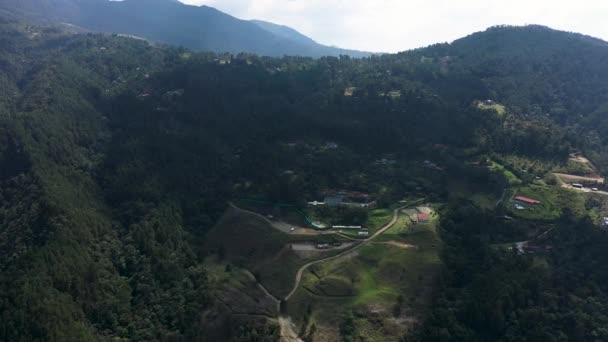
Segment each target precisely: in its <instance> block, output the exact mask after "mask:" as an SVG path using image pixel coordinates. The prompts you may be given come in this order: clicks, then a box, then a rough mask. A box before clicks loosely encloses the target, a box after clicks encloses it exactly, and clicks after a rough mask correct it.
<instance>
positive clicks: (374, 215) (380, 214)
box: [366, 209, 393, 235]
mask: <svg viewBox="0 0 608 342" xmlns="http://www.w3.org/2000/svg"><path fill="white" fill-rule="evenodd" d="M392 218H393V211H392V210H391V209H374V210H370V211H369V214H368V219H367V225H366V226H367V228H369V233H370V235H372V234H374V233H375V232H376V231H378V229H380V228H382V227H383V226H384V225H386V224H387V223H389V222H390V221H391V219H392Z"/></svg>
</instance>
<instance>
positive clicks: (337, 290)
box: [288, 215, 441, 341]
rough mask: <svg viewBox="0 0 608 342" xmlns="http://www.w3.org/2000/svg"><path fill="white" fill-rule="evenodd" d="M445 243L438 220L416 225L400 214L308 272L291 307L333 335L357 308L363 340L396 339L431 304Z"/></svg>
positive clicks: (293, 312) (298, 316)
mask: <svg viewBox="0 0 608 342" xmlns="http://www.w3.org/2000/svg"><path fill="white" fill-rule="evenodd" d="M435 219H436V217H435ZM400 246H401V247H400ZM440 248H441V242H440V240H439V238H438V237H437V234H436V232H435V223H434V222H433V221H432V222H431V223H429V224H417V225H413V224H412V222H411V221H410V220H409V218H407V216H405V215H400V217H399V219H398V221H397V223H396V224H395V226H393V227H392V228H391V229H389V230H387V231H386V232H385V233H384V234H382V235H381V236H379V237H378V238H377V239H375V240H374V241H373V242H371V243H369V244H368V245H366V246H365V247H363V248H361V249H360V250H358V251H357V252H355V253H353V254H352V255H349V256H345V257H343V258H340V259H337V260H331V261H328V262H326V263H322V264H320V265H316V266H315V267H313V268H311V269H310V270H309V271H307V272H305V274H304V275H303V279H302V287H301V288H300V289H299V290H298V292H297V293H296V294H295V295H294V297H292V299H291V300H290V302H289V304H288V310H289V313H290V315H291V317H292V318H294V319H296V321H297V322H298V323H299V324H304V322H308V324H310V323H311V322H313V323H315V325H316V326H317V328H318V329H319V331H322V332H323V334H324V335H326V334H328V335H332V334H335V331H333V332H332V330H335V329H336V327H339V325H340V323H341V319H342V317H343V315H345V314H348V313H350V312H354V313H355V321H356V324H355V326H356V327H357V334H359V335H360V336H361V338H362V340H369V341H373V340H382V341H392V340H395V341H396V340H398V339H399V337H400V336H401V335H402V334H404V333H405V332H406V331H407V330H408V329H409V328H410V327H411V324H409V323H412V322H413V321H414V319H415V318H416V317H420V316H421V315H423V314H424V313H425V312H426V311H427V310H428V309H429V304H430V302H429V300H430V293H431V289H432V285H433V282H434V277H435V275H436V274H437V272H438V271H439V267H440V265H441V262H440V259H439V251H440ZM400 295H401V304H400V305H399V304H397V303H398V299H399V298H400ZM397 305H399V313H396V312H395V306H397ZM393 334H394V335H393Z"/></svg>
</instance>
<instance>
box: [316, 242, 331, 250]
mask: <svg viewBox="0 0 608 342" xmlns="http://www.w3.org/2000/svg"><path fill="white" fill-rule="evenodd" d="M317 249H329V244H328V243H319V244H317Z"/></svg>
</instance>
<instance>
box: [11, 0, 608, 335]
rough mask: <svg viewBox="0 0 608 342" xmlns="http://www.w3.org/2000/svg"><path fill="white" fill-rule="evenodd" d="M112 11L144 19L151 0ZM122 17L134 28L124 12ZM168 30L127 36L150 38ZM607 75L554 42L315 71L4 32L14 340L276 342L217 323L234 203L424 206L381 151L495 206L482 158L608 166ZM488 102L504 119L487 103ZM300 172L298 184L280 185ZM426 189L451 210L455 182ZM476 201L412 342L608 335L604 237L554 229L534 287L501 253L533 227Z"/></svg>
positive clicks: (457, 217)
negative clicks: (215, 268) (367, 196)
mask: <svg viewBox="0 0 608 342" xmlns="http://www.w3.org/2000/svg"><path fill="white" fill-rule="evenodd" d="M10 3H12V4H16V3H17V2H10ZM19 3H21V4H22V5H23V6H22V7H20V8H22V9H23V11H24V13H25V12H26V11H34V10H37V8H34V6H33V7H25V6H26V4H34V3H33V2H28V1H19ZM87 3H88V2H87ZM149 3H151V2H146V4H149ZM155 3H158V6H161V7H156V5H154V6H152V5H150V8H153V9H155V10H157V11H160V10H159V8H162V6H167V7H171V6H180V7H179V8H182V7H181V5H177V4H174V3H173V2H168V1H162V0H156V1H155ZM4 4H6V2H4ZM72 4H76V2H74V3H72ZM79 5H80V3H78V6H79ZM96 5H99V7H95V12H94V13H99V14H102V13H106V12H104V11H106V7H104V6H105V5H106V4H105V3H104V4H103V5H101V4H100V3H98V4H96ZM78 6H76V7H74V8H73V9H72V11H73V12H74V13H76V12H79V11H81V10H82V7H78ZM112 6H135V7H133V8H132V9H130V10H132V11H136V10H137V9H141V8H140V7H137V6H140V1H137V0H129V1H126V2H124V3H122V4H119V3H114V4H113V5H112ZM49 8H53V7H49ZM108 8H111V9H110V10H108V11H112V10H113V8H114V7H108ZM183 8H186V7H183ZM38 9H44V7H39V8H38ZM151 10H152V9H150V11H151ZM171 11H173V10H171ZM188 11H194V9H192V8H188ZM196 11H200V13H203V12H204V13H215V12H212V10H210V9H205V8H201V9H197V10H196ZM68 13H69V12H68ZM89 13H93V12H89ZM107 13H111V16H112V17H115V18H116V19H117V20H119V19H120V20H123V19H124V20H126V17H121V14H120V13H127V12H122V11H120V13H119V12H107ZM129 13H132V12H129ZM158 13H164V14H166V13H167V11H160V12H158ZM197 13H199V12H197ZM215 14H217V13H215ZM215 14H214V15H215ZM54 15H56V16H57V17H60V16H61V15H63V14H61V13H57V12H55V14H54ZM79 15H82V16H80V18H85V19H82V20H83V22H84V21H89V23H90V25H91V26H90V27H88V28H89V29H94V30H102V31H105V30H104V29H103V27H104V26H103V25H105V24H104V23H103V22H101V21H98V22H96V21H95V18H93V16H88V15H87V14H84V15H83V14H82V13H80V14H79ZM109 15H110V14H109ZM159 15H160V14H159ZM217 15H221V14H217ZM28 16H29V14H28ZM101 17H103V16H101ZM195 17H196V20H199V17H198V16H195ZM121 18H122V19H121ZM135 18H139V19H135ZM151 18H155V17H152V16H150V17H147V16H141V17H140V16H138V17H132V18H130V20H131V21H133V22H136V20H142V21H143V22H138V24H142V25H141V26H140V27H146V25H143V24H145V21H146V20H152V19H151ZM62 20H63V19H62ZM167 20H170V18H169V19H167ZM208 20H209V21H212V20H214V19H212V18H209V19H208ZM183 22H184V25H189V24H188V23H187V21H183ZM75 24H79V23H78V22H75ZM243 25H245V24H243ZM248 25H255V24H251V23H249V24H248ZM256 27H257V26H256ZM182 28H183V27H182ZM182 28H176V29H175V30H176V31H173V32H179V31H180V30H181V29H182ZM216 28H217V26H216ZM218 29H219V28H218ZM238 31H239V32H240V30H238ZM159 32H166V33H163V34H167V35H170V34H171V32H172V31H170V30H166V31H165V28H162V29H161V28H159ZM252 32H258V31H252ZM126 33H130V34H135V35H143V36H145V35H144V34H142V33H145V32H143V31H142V32H136V31H131V32H126ZM166 38H167V40H169V37H168V36H167V37H166ZM157 39H159V40H164V39H160V38H157ZM181 39H184V42H187V41H188V39H190V38H188V36H184V37H182V38H181ZM243 39H245V40H247V39H246V38H243ZM227 44H228V43H227ZM184 45H188V44H184ZM209 46H211V45H208V46H202V45H201V46H199V47H200V48H207V47H209ZM231 47H232V48H234V47H235V46H233V45H226V46H224V48H226V49H227V50H231ZM252 49H253V47H252ZM256 49H257V48H256ZM220 50H221V49H220ZM254 51H255V52H259V53H264V50H263V49H261V48H260V50H254ZM269 51H270V50H269ZM607 60H608V46H607V45H606V43H605V42H602V41H599V40H595V39H592V38H589V37H585V36H581V35H577V34H571V33H565V32H558V31H554V30H551V29H549V28H545V27H537V26H528V27H495V28H491V29H488V30H487V31H485V32H481V33H476V34H474V35H471V36H469V37H466V38H464V39H461V40H458V41H456V42H454V43H453V44H441V45H435V46H431V47H428V48H424V49H418V50H414V51H408V52H404V53H400V54H395V55H383V56H372V57H369V58H364V59H353V58H349V57H346V56H341V57H339V58H337V57H325V58H320V59H318V60H313V59H310V58H300V57H283V58H269V57H259V56H256V55H251V54H238V55H229V54H220V55H218V54H214V53H197V52H193V51H190V50H187V49H183V48H170V47H158V46H152V45H150V44H148V43H147V42H146V41H143V40H138V39H131V38H127V37H122V36H117V35H112V36H109V35H102V34H92V33H89V34H72V33H66V32H65V31H63V30H61V29H59V28H40V27H37V26H33V25H30V24H23V23H20V22H18V21H14V20H12V19H10V20H9V19H2V21H1V22H0V70H1V73H0V91H1V93H2V94H4V95H3V96H0V131H1V132H2V134H1V135H0V268H1V270H2V271H1V272H0V313H1V317H2V319H1V320H0V340H6V341H32V340H51V341H69V340H79V341H96V340H116V339H124V340H133V341H149V340H169V341H181V340H201V341H205V340H209V341H213V340H233V341H265V340H273V339H274V338H276V331H274V330H272V329H271V328H268V327H267V326H265V325H259V324H254V323H251V322H248V321H243V320H241V319H242V318H240V317H239V316H238V315H232V316H231V315H230V314H227V313H225V312H219V311H216V310H214V308H215V306H216V305H218V303H217V296H216V295H217V291H218V289H217V286H219V285H218V284H216V283H214V282H212V281H211V280H210V278H209V276H208V270H207V268H206V266H205V264H204V260H205V257H206V256H207V255H206V253H207V251H205V250H204V249H203V245H204V244H205V240H206V234H207V232H208V231H209V230H210V229H211V228H212V227H213V226H214V224H215V223H216V222H217V220H218V218H219V217H220V216H221V214H222V212H223V211H224V210H225V209H226V207H227V202H228V201H229V200H232V199H238V198H243V197H258V198H265V199H268V200H270V201H276V202H288V203H301V202H303V201H305V200H306V199H310V198H312V197H314V196H315V195H317V194H318V193H319V190H320V189H323V188H327V187H337V188H339V187H347V186H349V185H350V184H351V183H355V182H359V183H361V182H367V183H369V185H368V186H369V187H370V188H375V189H377V192H378V193H382V194H383V196H384V197H383V198H381V200H383V201H385V202H387V203H393V202H395V201H398V200H400V199H401V197H399V196H402V194H403V193H406V192H408V191H420V190H416V188H417V187H418V186H417V185H416V184H414V185H411V182H410V180H409V179H407V177H405V176H403V175H396V176H395V175H393V176H390V174H389V173H386V174H385V173H382V172H376V174H373V173H370V174H369V175H367V176H362V175H361V172H360V171H359V170H361V169H363V168H365V167H366V166H367V165H370V164H373V163H374V161H375V160H376V159H378V156H381V155H391V156H392V157H393V158H395V159H396V160H399V161H400V162H403V163H406V164H407V163H411V162H412V161H413V160H424V159H426V158H429V159H434V160H438V161H439V162H440V163H441V164H442V165H444V166H445V169H446V170H447V171H446V173H447V174H446V175H444V176H441V179H443V181H445V182H447V179H448V178H451V177H465V176H466V177H470V174H468V173H471V172H472V173H473V174H474V176H475V177H477V178H475V182H477V183H479V184H481V185H480V187H482V188H485V189H484V190H491V191H493V192H501V191H502V189H503V187H505V186H507V185H506V184H507V181H505V180H503V179H502V178H500V177H498V176H496V175H495V174H494V173H489V172H486V171H483V170H482V171H470V169H467V168H466V167H465V165H468V164H467V163H468V162H469V161H470V160H471V159H474V158H479V159H482V158H485V157H486V156H490V155H491V156H494V158H496V159H497V158H499V157H500V156H502V155H507V154H509V155H516V156H518V157H520V158H529V159H535V160H542V161H547V162H548V163H549V162H555V163H560V162H563V161H564V160H566V159H567V158H568V154H569V153H571V152H573V151H583V152H585V153H586V154H588V155H590V156H593V160H594V161H595V162H596V163H598V164H599V165H600V167H601V168H602V169H603V170H605V169H606V166H608V150H607V149H606V147H605V146H606V144H605V141H604V140H603V139H604V138H603V137H604V136H605V133H606V132H605V129H606V127H608V124H607V123H606V122H607V118H606V117H605V115H604V113H605V111H606V108H607V107H608V92H606V89H607V87H608V77H606V76H608V75H606V74H607V73H608V70H607V69H606V68H605V67H604V66H605V62H606V61H607ZM488 99H491V100H492V101H491V102H492V103H500V104H502V105H503V106H504V107H505V108H507V110H508V115H507V114H504V115H498V114H497V113H495V111H488V110H484V109H482V108H480V107H479V106H477V105H475V103H477V102H476V101H479V100H483V101H487V100H488ZM547 114H549V115H547ZM328 142H331V143H329V144H328ZM293 146H295V147H293ZM327 146H329V147H327ZM286 170H287V171H291V170H297V172H298V177H296V178H295V180H294V179H292V178H287V177H284V176H281V175H284V174H285V172H286ZM475 170H477V169H475ZM467 172H468V173H467ZM522 178H523V177H522ZM531 178H532V179H533V177H531ZM361 179H363V180H361ZM388 188H390V189H391V191H387V190H386V189H388ZM426 191H428V193H429V194H428V196H429V197H430V198H432V199H433V201H437V202H450V201H451V199H450V194H449V191H448V190H447V189H446V188H445V187H444V183H442V182H438V183H436V184H431V185H429V186H428V188H427V190H426ZM391 201H392V202H391ZM472 206H473V205H472V204H470V203H469V202H465V203H464V204H463V203H462V202H457V203H451V202H450V203H449V205H448V208H447V209H446V215H445V217H444V218H443V219H442V222H441V224H442V232H443V234H444V240H445V241H446V244H447V245H448V248H446V251H445V253H444V254H445V255H443V258H444V259H445V260H446V265H447V266H448V269H447V270H445V272H446V273H445V276H444V277H442V280H441V284H440V286H439V287H438V292H437V293H436V294H435V296H434V298H435V299H434V300H435V301H436V302H435V303H434V307H435V308H436V309H435V310H434V311H433V312H432V313H431V314H430V316H429V319H428V322H427V321H424V322H420V325H419V326H418V329H417V332H416V333H415V334H412V335H411V336H410V337H409V338H412V339H420V340H446V341H447V340H454V339H459V340H477V341H487V340H499V339H502V340H508V341H515V340H525V339H527V340H555V341H559V340H568V339H572V340H594V339H595V340H603V339H605V338H607V337H608V332H606V329H605V326H606V325H605V323H606V321H607V319H606V317H607V314H606V309H605V308H606V307H608V299H607V298H606V293H608V288H606V284H608V282H607V281H606V280H608V270H607V269H606V267H605V266H603V264H602V263H601V258H603V257H605V249H603V246H605V245H606V235H605V234H603V233H602V232H600V231H598V230H597V229H595V227H592V225H591V223H590V222H589V221H588V220H587V221H586V220H585V219H580V220H579V219H577V218H574V217H572V215H563V217H561V218H559V219H558V220H554V221H550V222H549V223H547V222H545V221H543V222H541V223H542V224H551V225H555V227H557V228H555V229H556V231H558V232H559V234H558V235H556V236H555V237H552V239H555V241H554V242H553V243H554V245H555V248H556V249H559V250H560V253H559V254H556V256H555V258H554V259H550V260H549V261H548V263H550V264H551V265H554V267H555V270H556V271H555V272H553V273H542V277H541V276H539V277H536V275H537V274H541V273H539V272H540V271H538V269H537V268H535V266H534V265H533V264H532V261H531V260H528V259H525V260H523V261H517V260H514V259H511V258H507V257H506V256H505V255H502V254H500V255H498V256H497V254H494V253H495V252H493V250H492V249H491V248H490V247H489V241H490V240H491V238H492V237H493V236H495V235H499V234H498V233H497V232H496V231H494V230H493V229H497V230H498V229H503V230H501V231H500V233H501V234H504V235H509V234H512V235H514V234H515V233H514V232H515V231H516V229H513V228H514V227H515V226H509V225H505V224H504V223H500V222H498V221H497V219H496V217H497V215H498V214H495V213H494V212H492V211H488V209H484V210H485V211H477V210H478V208H473V209H472ZM480 212H481V213H480ZM501 222H502V221H501ZM541 223H532V224H530V225H531V226H534V227H536V226H535V225H540V224H541ZM560 241H561V242H560ZM433 247H434V246H433ZM583 247H584V248H586V249H585V253H584V254H577V253H576V252H577V251H578V250H582V248H583ZM496 265H498V266H496ZM489 271H491V272H489ZM591 274H592V275H593V277H588V276H590V275H591ZM505 277H509V278H508V282H506V283H505V284H506V285H504V286H502V285H500V284H503V283H501V281H504V280H505ZM587 279H589V280H588V281H587ZM474 294H479V297H476V296H475V295H474ZM560 298H561V299H563V300H561V301H560ZM543 305H546V306H543ZM563 310H570V311H566V312H564V311H563ZM210 312H212V314H210ZM473 313H475V314H473ZM505 313H508V314H505ZM343 330H344V329H343ZM344 334H345V336H348V334H347V333H344Z"/></svg>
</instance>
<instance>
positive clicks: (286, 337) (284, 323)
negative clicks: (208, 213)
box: [229, 202, 416, 342]
mask: <svg viewBox="0 0 608 342" xmlns="http://www.w3.org/2000/svg"><path fill="white" fill-rule="evenodd" d="M229 204H230V206H231V207H233V208H235V209H237V210H240V211H242V212H246V213H249V214H252V215H255V216H257V217H260V218H262V219H264V220H265V221H266V222H268V223H270V224H271V225H272V224H273V222H272V221H270V220H269V219H268V218H266V217H264V216H263V215H260V214H258V213H255V212H253V211H249V210H244V209H241V208H239V207H237V206H236V205H234V204H233V203H229ZM415 204H416V202H414V203H410V204H408V205H405V206H402V207H399V208H397V209H395V210H394V211H393V218H392V219H391V221H390V222H389V223H387V224H385V225H384V226H383V227H382V228H380V230H378V231H377V232H376V233H375V234H374V235H372V236H370V237H369V238H367V239H365V240H361V243H359V244H357V245H354V247H352V248H350V249H347V250H345V251H343V252H341V253H339V254H336V255H334V256H331V257H327V258H323V259H319V260H316V261H313V262H309V263H307V264H305V265H304V266H302V267H300V269H298V272H297V274H296V279H295V283H294V285H293V288H292V290H291V292H289V294H288V295H287V296H285V298H284V301H285V302H287V301H288V300H289V298H291V296H293V294H294V293H296V291H297V290H298V287H300V282H301V281H302V274H304V271H306V270H307V269H308V268H309V267H311V266H313V265H316V264H320V263H322V262H325V261H328V260H334V259H338V258H341V257H343V256H345V255H348V254H350V253H353V252H355V251H357V250H358V249H360V248H361V247H363V246H365V245H366V244H367V243H369V242H370V241H372V240H373V239H374V238H376V237H377V236H379V235H381V234H382V233H384V232H385V231H386V230H388V229H389V228H391V227H392V226H393V225H394V224H395V223H396V222H397V219H398V218H399V212H400V211H401V210H402V209H405V208H407V207H410V206H412V205H415ZM251 276H253V274H251ZM258 286H259V287H260V288H261V289H262V290H263V291H264V292H265V293H266V295H268V296H270V297H272V298H274V299H275V300H277V305H278V307H277V313H278V322H279V326H280V327H281V341H283V342H302V339H300V337H299V336H298V334H297V333H296V332H295V330H294V325H293V322H292V321H291V318H290V317H289V316H284V315H282V314H281V312H280V302H279V301H278V299H277V298H276V297H275V296H274V295H272V294H271V293H270V292H269V291H268V290H267V289H266V288H265V287H264V285H262V284H261V283H259V282H258Z"/></svg>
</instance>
